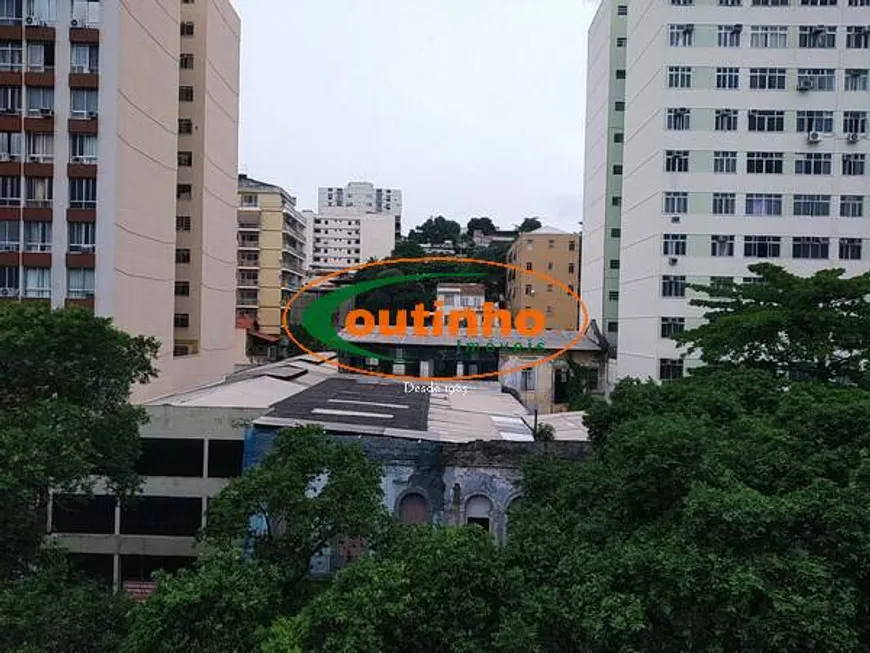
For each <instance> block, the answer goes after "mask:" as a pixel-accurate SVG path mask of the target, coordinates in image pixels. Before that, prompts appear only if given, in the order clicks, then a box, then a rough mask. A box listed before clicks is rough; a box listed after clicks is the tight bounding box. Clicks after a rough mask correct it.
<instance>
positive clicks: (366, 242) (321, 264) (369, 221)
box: [303, 207, 396, 276]
mask: <svg viewBox="0 0 870 653" xmlns="http://www.w3.org/2000/svg"><path fill="white" fill-rule="evenodd" d="M303 214H304V216H305V221H306V228H307V231H306V247H307V250H306V251H307V256H306V260H307V262H308V270H309V274H310V275H311V276H318V275H321V274H327V273H329V272H334V271H336V270H341V269H343V268H346V267H350V266H352V265H358V264H360V263H365V262H366V261H368V260H369V259H373V258H375V259H382V258H386V257H387V256H389V255H390V254H391V253H392V251H393V249H394V248H395V246H396V233H395V231H394V229H393V225H394V218H393V216H392V215H391V214H388V213H371V214H366V213H360V212H359V211H358V210H357V209H356V207H349V208H348V207H328V208H327V209H326V210H325V211H323V212H320V213H313V212H311V211H303Z"/></svg>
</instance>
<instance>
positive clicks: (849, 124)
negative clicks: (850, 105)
mask: <svg viewBox="0 0 870 653" xmlns="http://www.w3.org/2000/svg"><path fill="white" fill-rule="evenodd" d="M843 131H844V132H845V133H847V134H866V133H867V112H866V111H844V112H843Z"/></svg>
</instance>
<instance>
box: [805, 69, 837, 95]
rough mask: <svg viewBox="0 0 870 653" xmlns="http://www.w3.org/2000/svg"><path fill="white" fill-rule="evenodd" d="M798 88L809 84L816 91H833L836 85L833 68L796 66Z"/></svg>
mask: <svg viewBox="0 0 870 653" xmlns="http://www.w3.org/2000/svg"><path fill="white" fill-rule="evenodd" d="M797 79H798V88H804V87H805V86H809V88H813V89H815V90H817V91H833V90H834V87H835V86H836V82H835V79H834V69H833V68H798V77H797Z"/></svg>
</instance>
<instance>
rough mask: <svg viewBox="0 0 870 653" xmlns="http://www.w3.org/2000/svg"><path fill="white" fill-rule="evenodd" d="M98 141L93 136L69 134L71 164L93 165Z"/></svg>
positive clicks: (96, 155) (96, 154) (96, 156)
mask: <svg viewBox="0 0 870 653" xmlns="http://www.w3.org/2000/svg"><path fill="white" fill-rule="evenodd" d="M97 146H98V141H97V137H96V136H94V135H93V134H70V137H69V149H70V152H69V154H70V157H71V158H70V160H71V161H72V162H73V163H95V162H96V161H97V158H98V150H97Z"/></svg>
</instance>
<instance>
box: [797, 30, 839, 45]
mask: <svg viewBox="0 0 870 653" xmlns="http://www.w3.org/2000/svg"><path fill="white" fill-rule="evenodd" d="M798 47H799V48H835V47H837V26H836V25H801V26H800V27H799V28H798Z"/></svg>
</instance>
